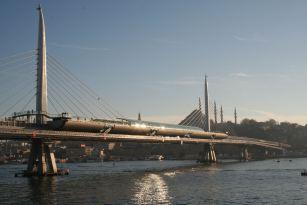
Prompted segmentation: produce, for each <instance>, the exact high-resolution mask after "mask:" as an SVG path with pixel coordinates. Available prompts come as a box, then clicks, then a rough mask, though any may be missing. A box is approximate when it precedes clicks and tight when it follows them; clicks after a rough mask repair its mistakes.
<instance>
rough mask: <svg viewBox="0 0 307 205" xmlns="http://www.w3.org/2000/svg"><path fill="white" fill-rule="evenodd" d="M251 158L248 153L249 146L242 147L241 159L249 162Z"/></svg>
mask: <svg viewBox="0 0 307 205" xmlns="http://www.w3.org/2000/svg"><path fill="white" fill-rule="evenodd" d="M249 159H250V156H249V154H248V149H247V146H243V147H242V149H241V159H240V160H241V161H244V162H247V161H248V160H249Z"/></svg>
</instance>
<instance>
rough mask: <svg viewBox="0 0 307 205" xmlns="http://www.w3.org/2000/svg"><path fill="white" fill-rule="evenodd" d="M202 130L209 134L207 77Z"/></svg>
mask: <svg viewBox="0 0 307 205" xmlns="http://www.w3.org/2000/svg"><path fill="white" fill-rule="evenodd" d="M204 130H205V131H207V132H210V118H209V93H208V82H207V76H205V126H204Z"/></svg>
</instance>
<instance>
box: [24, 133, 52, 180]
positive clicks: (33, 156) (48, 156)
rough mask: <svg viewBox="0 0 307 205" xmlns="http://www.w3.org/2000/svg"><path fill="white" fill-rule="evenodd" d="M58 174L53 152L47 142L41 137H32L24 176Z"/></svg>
mask: <svg viewBox="0 0 307 205" xmlns="http://www.w3.org/2000/svg"><path fill="white" fill-rule="evenodd" d="M47 175H48V176H50V175H58V169H57V165H56V161H55V157H54V153H52V152H51V151H50V147H49V144H48V143H44V142H43V141H42V140H41V139H32V147H31V152H30V156H29V161H28V167H27V170H26V171H25V172H24V176H47Z"/></svg>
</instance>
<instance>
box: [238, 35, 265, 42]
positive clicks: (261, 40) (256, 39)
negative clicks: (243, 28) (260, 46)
mask: <svg viewBox="0 0 307 205" xmlns="http://www.w3.org/2000/svg"><path fill="white" fill-rule="evenodd" d="M233 38H234V39H236V40H237V41H241V42H256V43H265V42H267V40H264V39H263V38H261V37H260V36H258V35H254V36H253V37H249V38H248V37H242V36H239V35H233Z"/></svg>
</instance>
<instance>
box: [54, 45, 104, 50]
mask: <svg viewBox="0 0 307 205" xmlns="http://www.w3.org/2000/svg"><path fill="white" fill-rule="evenodd" d="M49 45H51V46H55V47H60V48H72V49H79V50H87V51H108V50H109V49H108V48H97V47H87V46H80V45H72V44H62V43H49Z"/></svg>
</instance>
